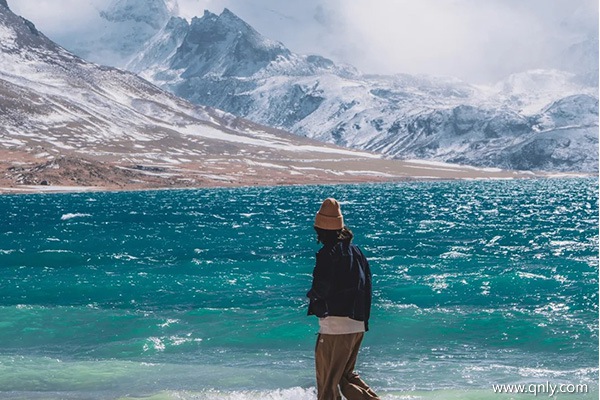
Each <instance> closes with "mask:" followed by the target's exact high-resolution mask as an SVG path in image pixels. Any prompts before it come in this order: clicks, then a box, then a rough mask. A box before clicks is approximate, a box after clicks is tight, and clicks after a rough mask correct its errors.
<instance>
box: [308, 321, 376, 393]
mask: <svg viewBox="0 0 600 400" xmlns="http://www.w3.org/2000/svg"><path fill="white" fill-rule="evenodd" d="M363 336H364V333H362V332H361V333H350V334H346V335H324V334H321V333H320V334H319V336H318V337H317V345H316V346H315V365H316V369H317V397H318V400H341V399H342V396H341V395H340V390H341V392H342V394H343V395H344V397H345V398H346V399H348V400H367V399H379V397H378V396H377V395H376V394H375V392H373V391H372V390H371V388H369V386H368V385H367V384H366V383H365V382H364V381H363V380H362V379H360V377H359V376H358V374H357V373H356V372H354V366H355V365H356V357H357V356H358V349H359V348H360V343H361V342H362V339H363ZM338 386H339V388H338Z"/></svg>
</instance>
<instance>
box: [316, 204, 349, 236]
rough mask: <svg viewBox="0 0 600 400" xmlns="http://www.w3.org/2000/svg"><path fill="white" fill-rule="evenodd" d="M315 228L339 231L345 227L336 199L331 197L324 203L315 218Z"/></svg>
mask: <svg viewBox="0 0 600 400" xmlns="http://www.w3.org/2000/svg"><path fill="white" fill-rule="evenodd" d="M315 227H317V228H321V229H326V230H329V231H337V230H340V229H342V228H343V227H344V217H343V216H342V211H341V210H340V203H338V201H337V200H336V199H333V198H331V197H330V198H328V199H325V201H323V204H321V208H320V209H319V212H318V213H317V216H316V217H315Z"/></svg>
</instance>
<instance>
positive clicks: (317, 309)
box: [306, 242, 372, 331]
mask: <svg viewBox="0 0 600 400" xmlns="http://www.w3.org/2000/svg"><path fill="white" fill-rule="evenodd" d="M306 296H307V297H308V298H309V299H310V303H309V305H308V315H316V316H317V317H319V318H323V317H327V316H338V317H350V318H352V319H354V320H357V321H364V322H365V331H368V330H369V316H370V314H371V297H372V289H371V269H370V268H369V263H368V262H367V259H366V258H365V256H364V255H363V253H362V252H361V251H360V249H359V248H358V247H357V246H355V245H353V244H351V243H347V242H346V243H344V242H339V243H337V244H335V245H334V246H323V248H322V249H321V250H319V252H318V253H317V262H316V265H315V269H314V270H313V282H312V287H311V289H310V290H309V291H308V293H307V294H306Z"/></svg>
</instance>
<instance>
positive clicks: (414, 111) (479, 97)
mask: <svg viewBox="0 0 600 400" xmlns="http://www.w3.org/2000/svg"><path fill="white" fill-rule="evenodd" d="M240 21H241V22H240ZM230 22H231V24H230V25H228V24H229V23H230ZM240 24H243V25H241V26H244V27H249V29H248V28H245V30H240V29H238V26H240ZM184 31H185V27H183V25H182V28H181V30H180V31H178V33H177V37H176V40H173V38H170V39H169V38H168V35H167V37H160V38H157V37H156V36H155V38H154V39H155V40H154V42H153V43H151V46H154V47H156V46H161V45H164V43H165V40H171V42H170V45H171V48H170V51H169V52H163V53H160V54H159V55H158V56H157V57H158V58H154V59H152V58H146V59H145V60H144V63H138V64H136V65H130V67H131V68H132V71H134V72H136V73H139V74H140V75H141V76H143V77H145V78H146V79H149V80H150V81H152V82H154V83H155V84H157V85H159V86H160V87H163V88H165V89H167V90H169V91H171V92H172V93H175V94H176V95H178V96H181V97H183V98H186V99H188V100H190V101H192V102H194V103H196V104H202V105H208V106H211V107H216V108H219V109H223V110H225V111H227V112H230V113H233V114H235V115H237V116H240V117H244V118H248V119H251V120H253V121H256V122H259V123H262V124H266V125H270V126H274V127H277V128H280V129H285V130H289V131H292V132H293V133H296V134H298V135H300V136H307V137H311V138H315V139H318V140H321V141H325V142H329V143H335V144H338V145H342V146H348V147H353V148H357V149H365V150H373V151H382V152H383V154H384V155H386V156H389V157H396V158H412V157H417V156H420V157H427V158H430V159H432V160H435V161H446V162H463V163H468V164H469V165H475V166H485V167H488V166H498V167H502V168H507V167H508V168H521V165H523V163H520V162H519V163H514V162H513V160H515V159H520V158H522V157H525V154H508V153H507V149H513V150H514V151H516V152H519V151H521V150H522V147H519V146H517V147H515V146H512V147H507V146H508V143H512V142H514V141H521V142H522V144H523V146H525V145H526V144H527V142H528V141H529V142H530V141H539V140H542V139H543V138H539V136H540V135H539V134H537V132H536V130H535V125H534V123H533V121H535V120H537V119H539V118H541V114H542V113H543V111H542V110H543V109H544V108H545V107H547V106H549V105H550V104H552V103H553V102H555V101H558V100H560V99H561V98H566V97H569V96H573V95H582V96H595V97H596V98H597V97H598V94H597V88H595V89H594V88H591V87H586V86H582V84H581V82H580V81H581V79H582V78H581V77H580V76H579V75H575V74H572V73H568V72H564V71H558V70H532V71H528V72H522V73H519V74H513V75H511V76H509V77H508V78H507V79H506V80H505V81H503V82H500V83H498V84H496V85H495V86H488V87H481V86H477V85H471V84H467V83H465V82H462V81H460V80H457V79H452V78H448V79H446V78H432V77H414V76H410V75H406V74H399V75H395V76H381V75H364V74H361V73H359V72H358V71H356V70H354V69H353V68H351V67H347V66H341V67H340V66H337V65H336V64H335V63H334V62H332V61H331V60H327V59H325V58H323V57H320V56H314V55H313V56H300V55H297V54H294V53H292V52H291V51H289V50H288V49H287V48H285V46H283V45H282V44H281V43H279V42H274V41H271V40H270V39H267V38H265V37H263V36H262V35H260V34H259V33H258V32H256V31H255V30H254V29H253V28H252V27H250V26H249V25H248V24H246V23H245V22H243V21H242V20H241V19H240V18H239V17H237V16H235V14H233V13H232V12H231V11H230V10H229V9H227V10H224V11H223V13H222V14H221V15H219V16H217V15H216V14H213V13H211V12H209V11H206V12H205V13H204V16H203V17H202V18H194V19H193V20H192V22H191V23H189V24H188V28H187V32H184ZM217 32H218V35H217ZM211 35H212V36H211ZM228 35H229V36H228ZM194 41H196V42H201V41H204V42H202V43H203V46H204V47H202V46H200V47H199V46H197V45H196V46H195V45H192V44H191V43H192V42H194ZM178 43H179V44H178ZM267 43H276V44H273V47H269V46H267ZM265 49H271V51H267V50H265ZM157 54H158V53H157ZM461 107H462V108H461ZM464 107H475V108H477V109H479V110H481V111H480V112H479V113H478V115H479V116H480V117H482V118H487V119H486V120H484V121H481V124H487V125H496V128H495V132H496V133H498V134H499V135H500V136H503V135H504V136H505V140H504V142H502V141H501V140H499V138H498V137H488V138H486V137H485V136H483V137H482V136H478V135H477V133H476V132H473V135H471V136H473V141H472V142H470V143H464V140H465V138H466V136H464V135H461V129H462V128H461V127H460V121H457V123H456V124H450V125H455V126H456V129H454V128H452V127H451V126H450V125H446V126H445V127H444V132H442V130H441V128H440V127H439V126H438V121H437V120H436V118H439V116H440V115H441V114H443V115H445V114H446V113H447V112H448V111H446V110H452V109H454V110H455V111H456V112H460V111H461V110H463V109H464ZM486 110H487V111H486ZM588 112H589V115H582V116H581V118H582V120H589V119H590V117H591V118H593V117H594V116H597V114H598V112H597V108H596V109H592V110H588ZM440 113H441V114H440ZM515 113H516V114H517V115H518V119H521V120H523V121H525V125H527V129H526V130H520V131H516V132H515V131H513V130H512V128H513V126H514V123H513V122H511V121H512V117H510V115H513V114H515ZM498 114H503V115H504V117H501V118H500V119H498V118H497V117H496V116H497V115H498ZM550 117H553V116H550ZM428 118H429V120H428V121H426V119H428ZM444 118H446V117H444ZM502 119H505V120H507V121H508V124H507V125H506V126H504V127H501V126H500V125H499V122H500V120H502ZM421 125H428V126H432V130H430V131H429V132H422V133H423V134H422V135H420V137H421V138H424V137H426V136H431V135H443V136H445V137H444V138H443V140H438V141H437V144H436V143H433V142H432V141H431V140H430V139H423V140H422V141H420V142H419V140H417V139H418V137H417V136H414V134H415V132H414V129H412V130H411V128H410V127H413V128H414V127H415V126H421ZM519 126H520V127H523V125H519ZM596 126H597V125H594V126H591V127H590V126H588V125H585V124H583V125H581V126H580V127H579V128H578V130H577V132H575V131H569V132H566V133H565V132H563V133H564V134H569V135H572V136H573V137H572V138H570V139H569V141H570V143H575V142H577V143H579V142H580V141H583V142H584V143H582V146H583V147H589V146H594V145H596V144H597V134H596V130H597V129H596ZM436 129H437V130H436ZM421 131H422V129H421ZM583 131H585V132H583ZM436 132H437V133H436ZM519 132H520V133H521V134H520V135H515V133H519ZM582 132H583V133H582ZM457 138H459V139H457ZM384 139H385V140H384ZM439 139H442V138H441V137H440V138H439ZM542 142H544V143H546V141H544V140H542ZM401 143H412V145H411V147H410V148H408V147H407V148H401V146H399V144H401ZM442 143H445V145H446V146H449V147H448V148H447V149H446V150H444V148H443V147H442V146H441V144H442ZM548 143H550V146H551V148H549V149H546V150H543V151H542V150H541V147H540V146H539V145H535V146H534V145H532V146H533V147H535V148H540V151H539V152H538V153H535V152H533V153H532V152H528V153H527V155H528V156H530V157H533V159H532V160H531V162H530V163H529V164H528V165H530V167H532V168H534V169H550V170H554V171H588V172H590V171H597V168H598V167H597V164H598V155H597V152H596V153H592V154H590V153H589V152H586V154H583V155H582V154H580V147H582V146H573V147H571V145H569V146H567V147H566V149H561V150H560V151H559V153H560V155H558V154H557V157H554V155H553V154H554V151H555V150H557V149H556V148H554V147H553V146H554V145H553V144H552V143H554V142H553V141H550V142H548ZM538 144H539V143H538ZM419 146H421V150H417V147H419ZM411 149H412V150H411ZM436 149H437V150H436ZM571 149H572V151H573V159H577V160H580V162H579V163H576V162H571V161H569V160H568V159H565V158H564V154H565V153H568V152H569V151H570V150H571ZM434 150H436V151H434Z"/></svg>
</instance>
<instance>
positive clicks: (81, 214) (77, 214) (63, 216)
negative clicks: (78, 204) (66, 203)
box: [60, 213, 92, 221]
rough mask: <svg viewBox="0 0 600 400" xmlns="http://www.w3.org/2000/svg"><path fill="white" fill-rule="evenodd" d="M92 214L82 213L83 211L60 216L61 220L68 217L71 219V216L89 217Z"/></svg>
mask: <svg viewBox="0 0 600 400" xmlns="http://www.w3.org/2000/svg"><path fill="white" fill-rule="evenodd" d="M91 216H92V214H83V213H68V214H63V215H62V217H60V219H61V221H66V220H68V219H72V218H81V217H91Z"/></svg>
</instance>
